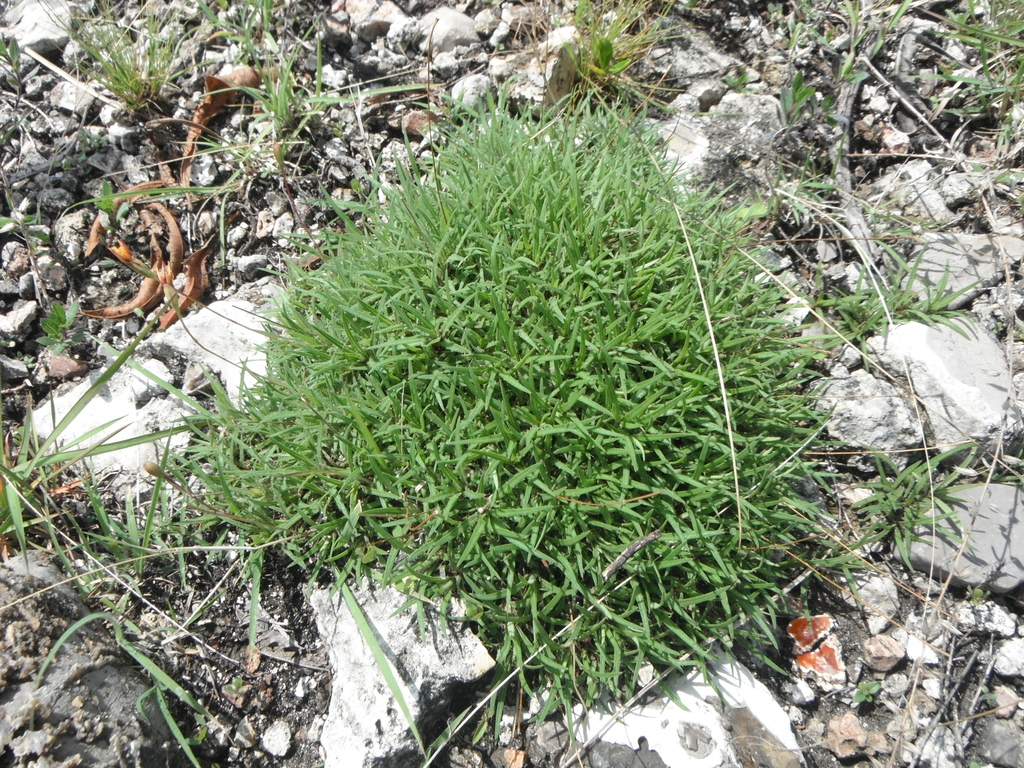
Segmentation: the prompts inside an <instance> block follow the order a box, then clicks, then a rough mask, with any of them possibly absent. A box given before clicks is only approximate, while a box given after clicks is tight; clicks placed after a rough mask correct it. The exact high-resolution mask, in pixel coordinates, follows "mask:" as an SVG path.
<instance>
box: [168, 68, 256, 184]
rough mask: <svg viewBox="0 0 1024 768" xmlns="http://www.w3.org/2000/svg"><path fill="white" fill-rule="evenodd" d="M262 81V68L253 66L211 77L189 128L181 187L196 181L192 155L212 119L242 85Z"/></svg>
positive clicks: (207, 80) (182, 167)
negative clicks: (193, 178) (193, 180)
mask: <svg viewBox="0 0 1024 768" xmlns="http://www.w3.org/2000/svg"><path fill="white" fill-rule="evenodd" d="M262 82H263V78H262V76H261V75H260V73H259V71H258V70H256V69H253V68H252V67H239V68H238V69H235V70H232V71H231V72H228V74H226V75H224V77H217V76H216V75H208V76H207V78H206V96H205V98H203V101H202V103H201V104H200V105H199V106H198V107H197V108H196V111H195V114H193V115H192V123H193V125H192V127H190V128H189V129H188V136H186V137H185V149H184V150H183V151H182V153H181V186H183V187H188V186H190V185H191V183H192V158H193V156H194V155H195V153H196V142H197V141H199V137H200V135H202V132H203V129H204V128H206V126H207V125H208V124H209V122H210V120H212V119H213V117H214V115H216V114H217V113H218V112H220V111H221V110H222V109H224V107H226V106H227V105H228V102H229V101H231V99H232V97H233V96H234V93H235V91H237V90H238V89H239V88H258V87H259V86H260V84H261V83H262Z"/></svg>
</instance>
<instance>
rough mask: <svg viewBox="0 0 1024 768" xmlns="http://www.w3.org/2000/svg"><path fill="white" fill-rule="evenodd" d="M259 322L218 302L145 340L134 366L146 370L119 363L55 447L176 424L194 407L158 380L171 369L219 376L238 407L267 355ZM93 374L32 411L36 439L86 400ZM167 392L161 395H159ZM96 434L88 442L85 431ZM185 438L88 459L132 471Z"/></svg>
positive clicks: (234, 304)
mask: <svg viewBox="0 0 1024 768" xmlns="http://www.w3.org/2000/svg"><path fill="white" fill-rule="evenodd" d="M262 327H263V319H262V318H261V316H260V315H259V314H257V308H256V306H255V305H254V304H251V303H249V302H247V301H240V300H225V301H218V302H214V303H213V304H210V305H209V306H208V307H205V308H203V309H201V310H199V311H196V312H193V313H190V314H187V315H186V316H185V318H184V319H183V320H179V321H178V322H177V323H175V324H174V325H172V326H171V327H170V329H169V330H167V331H165V332H163V333H157V334H156V335H155V336H153V337H151V338H149V339H147V340H146V341H144V342H143V343H142V344H140V345H139V348H138V349H137V350H136V353H135V356H134V364H135V365H137V366H139V367H141V368H143V369H145V371H146V373H148V374H149V375H148V376H147V375H146V373H143V372H141V371H138V370H133V369H132V368H131V367H129V366H125V367H124V368H122V369H121V370H120V371H118V372H117V373H115V374H114V375H113V376H112V377H111V378H110V380H109V381H108V382H107V384H106V385H105V386H104V387H103V388H102V389H101V390H100V391H99V392H98V393H96V395H95V396H94V397H93V398H92V400H90V402H89V403H88V405H87V406H86V407H85V408H84V409H83V410H82V411H81V413H79V414H78V415H77V416H76V417H75V418H74V420H73V421H72V422H71V424H70V425H69V426H68V427H67V428H66V429H65V430H64V431H63V432H62V433H61V435H60V436H59V439H58V442H57V447H59V448H64V447H71V446H77V447H82V448H84V447H86V446H88V445H92V444H97V443H99V442H101V441H105V442H114V441H121V440H128V439H131V438H137V437H142V436H144V435H148V434H152V433H154V432H158V431H160V430H164V429H171V428H173V427H175V426H177V425H179V424H180V423H181V420H182V418H183V417H184V416H186V415H188V414H189V413H192V412H193V410H192V409H191V408H190V407H189V405H187V404H186V403H184V402H182V401H181V400H179V399H178V398H177V397H175V396H174V395H172V394H169V393H167V389H166V388H165V387H163V386H162V385H161V383H160V382H166V383H167V384H175V383H177V382H175V381H172V376H171V369H175V370H182V371H183V370H185V367H186V366H187V364H188V363H189V362H195V363H198V364H199V365H201V366H204V367H205V368H206V369H207V370H209V371H211V372H212V373H214V374H216V375H218V376H220V379H221V381H222V382H223V383H224V388H225V390H226V391H227V393H228V395H229V397H231V398H232V399H233V400H235V401H236V402H237V399H238V395H239V392H240V389H241V387H242V386H243V382H244V384H245V385H251V384H252V383H254V382H255V381H256V377H257V376H260V375H262V374H263V373H264V372H265V370H266V358H265V356H264V354H263V352H262V350H260V349H259V348H258V346H259V344H260V343H261V342H262V341H264V340H265V338H266V336H265V334H264V333H263V331H262ZM102 373H103V372H102V371H94V372H92V374H90V376H89V377H88V378H86V379H85V380H84V381H82V382H80V383H78V384H77V385H76V386H75V387H73V388H71V389H69V390H65V391H63V392H61V393H60V394H58V395H57V396H55V397H52V398H51V399H50V400H48V401H47V402H45V403H43V404H42V405H40V406H39V407H38V408H37V409H36V410H35V412H34V413H33V420H34V424H35V428H36V431H37V432H38V433H39V435H40V436H41V437H43V438H45V437H47V436H49V435H50V433H51V432H52V431H53V428H54V425H55V424H59V423H60V421H61V419H63V418H64V416H65V415H66V414H67V413H69V412H70V411H71V409H72V408H74V407H75V406H76V404H77V403H78V402H79V401H80V400H81V399H82V398H83V397H84V396H85V395H86V393H87V392H88V391H89V389H90V387H92V385H93V384H94V383H95V382H96V381H97V380H98V379H99V377H100V376H101V375H102ZM165 393H167V394H165ZM101 427H102V429H101V430H100V431H99V432H98V433H97V434H96V435H94V436H92V437H90V438H84V436H85V435H86V434H88V433H89V432H91V431H93V430H96V429H99V428H101ZM187 441H188V435H187V434H184V433H182V434H179V435H176V436H174V437H172V438H169V439H167V440H165V441H163V442H162V444H160V445H157V444H156V443H153V442H148V443H143V444H140V445H137V446H134V447H131V448H125V449H122V450H119V451H114V452H111V453H106V454H101V455H95V456H90V457H88V458H87V459H86V460H85V461H86V464H87V465H88V466H90V468H91V469H92V471H93V472H98V471H115V472H116V471H124V472H134V473H139V472H141V471H142V465H143V464H144V463H145V462H147V461H155V462H159V460H160V456H161V455H162V454H163V453H164V452H166V451H168V450H177V449H181V448H183V447H184V446H185V444H186V443H187Z"/></svg>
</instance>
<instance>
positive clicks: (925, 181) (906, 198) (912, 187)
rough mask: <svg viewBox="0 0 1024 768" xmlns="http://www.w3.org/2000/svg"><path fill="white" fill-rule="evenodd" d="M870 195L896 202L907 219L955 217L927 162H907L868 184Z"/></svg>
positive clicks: (946, 219) (949, 219)
mask: <svg viewBox="0 0 1024 768" xmlns="http://www.w3.org/2000/svg"><path fill="white" fill-rule="evenodd" d="M871 189H872V192H873V194H874V195H875V196H876V197H878V198H880V199H888V200H891V201H893V202H894V203H896V204H897V205H898V206H900V207H901V208H902V209H903V212H904V213H905V214H907V215H908V216H914V217H917V218H921V219H924V220H925V221H929V222H933V221H934V222H939V223H942V222H947V221H951V220H952V219H955V218H956V214H955V213H953V212H952V211H951V210H949V208H948V207H947V206H946V201H945V199H944V198H943V196H942V192H941V191H940V190H939V178H938V176H937V175H936V173H935V171H934V169H933V168H932V164H931V163H930V162H928V161H927V160H923V159H916V160H908V161H907V162H906V163H904V164H902V165H900V166H898V167H896V168H894V169H892V170H891V171H889V172H888V173H886V174H885V175H884V176H882V178H880V179H879V180H878V181H876V182H875V183H874V184H873V185H872V188H871Z"/></svg>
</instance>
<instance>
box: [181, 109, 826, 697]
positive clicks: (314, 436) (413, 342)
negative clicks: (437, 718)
mask: <svg viewBox="0 0 1024 768" xmlns="http://www.w3.org/2000/svg"><path fill="white" fill-rule="evenodd" d="M481 119H483V118H481ZM627 120H628V118H627V117H626V116H625V115H624V114H621V113H619V112H617V111H615V110H611V109H609V108H606V107H603V106H598V107H591V108H586V109H583V108H581V110H580V111H578V112H574V113H572V114H568V115H565V116H563V117H562V118H559V119H558V120H557V121H554V122H551V123H548V124H545V125H542V126H538V125H536V124H534V123H532V122H530V121H529V120H527V119H514V118H510V117H508V116H505V115H504V114H501V113H494V114H492V115H489V116H488V117H487V118H486V122H485V123H483V124H482V123H480V122H468V123H466V124H465V125H462V126H461V127H455V128H453V129H452V132H451V135H450V136H449V137H448V141H447V142H446V144H445V148H444V149H443V150H441V152H440V154H439V156H438V158H437V161H436V166H432V167H434V168H436V174H437V175H436V176H432V175H431V173H430V169H427V168H423V167H419V166H417V165H416V163H415V162H413V167H412V169H411V170H410V171H407V172H405V171H400V172H401V173H403V174H404V175H403V178H402V184H401V187H400V189H396V190H392V191H390V192H388V193H387V194H388V205H387V206H386V207H385V208H384V209H383V210H375V209H372V208H369V207H367V208H366V209H365V210H362V211H361V213H362V214H363V225H362V226H361V227H360V228H358V229H357V228H355V227H352V226H350V227H349V228H348V230H347V231H346V232H345V233H344V234H342V235H338V236H336V237H335V239H333V240H332V241H331V242H329V243H328V245H327V246H326V260H325V265H324V267H323V268H322V269H320V270H318V271H317V272H314V273H308V274H303V273H296V274H294V275H293V276H292V282H291V284H290V286H289V289H288V291H287V294H286V297H285V298H284V300H283V302H282V305H281V307H280V310H279V313H278V318H277V319H278V321H279V322H280V323H281V326H282V327H283V328H284V331H285V332H284V333H283V335H282V336H281V337H280V338H276V339H273V340H272V341H271V342H270V343H269V346H268V355H269V358H268V360H269V369H268V374H267V376H266V378H265V379H263V380H262V381H261V382H260V383H259V384H258V385H256V386H255V387H254V388H253V389H251V390H250V391H248V392H246V393H244V395H243V406H244V407H242V408H240V409H234V408H232V407H231V406H230V405H229V404H228V403H227V402H226V400H223V401H222V403H221V413H220V415H219V416H216V417H214V418H212V419H209V418H205V419H201V420H197V421H196V422H195V424H194V426H195V428H196V433H197V438H198V443H197V445H196V446H195V447H194V452H193V454H192V456H193V463H192V468H193V469H194V470H195V471H197V472H199V473H200V474H201V476H202V477H203V478H204V481H205V483H206V486H207V488H208V491H209V494H210V500H211V501H212V502H213V503H216V504H220V505H223V507H224V509H225V512H226V513H228V516H229V517H230V519H231V520H232V521H233V522H234V524H237V525H238V526H239V527H240V528H242V529H243V530H244V532H245V533H246V535H247V536H248V537H249V538H250V539H251V540H252V541H253V542H257V543H258V542H266V541H275V540H277V541H280V542H281V543H282V546H283V547H285V548H286V549H287V550H288V551H289V553H290V554H291V556H292V557H293V558H294V559H295V560H296V561H297V562H303V563H305V564H307V565H308V566H309V567H310V568H312V569H314V570H315V569H317V568H319V567H324V566H327V565H328V564H331V565H332V566H333V567H334V568H335V569H337V571H338V572H339V574H340V575H341V576H343V577H347V576H353V575H354V576H369V577H371V578H374V579H378V580H382V581H386V582H389V583H392V584H396V585H398V586H400V587H401V588H402V589H404V590H406V591H407V592H409V593H410V594H411V595H415V596H421V597H425V598H431V599H438V600H441V601H442V603H443V604H444V605H445V606H446V610H448V611H451V610H453V606H455V605H458V604H457V603H453V602H451V601H452V600H453V599H455V598H458V599H459V600H461V604H462V605H464V606H465V614H466V617H468V618H470V619H472V620H474V621H475V622H476V623H477V625H478V629H479V631H480V633H481V634H482V636H483V638H484V639H485V641H486V642H488V643H489V644H490V645H491V647H492V648H494V649H496V651H497V657H498V661H499V665H500V666H501V667H502V668H503V669H511V668H513V667H515V666H516V665H519V664H522V663H523V662H524V660H526V659H527V658H528V657H530V655H531V654H533V653H534V652H537V651H539V652H538V653H537V655H536V657H535V658H534V660H533V662H531V663H530V664H529V665H527V666H528V668H529V669H530V670H534V671H538V670H539V671H541V672H542V673H543V674H542V676H541V679H542V680H543V681H544V682H547V683H551V684H552V686H553V693H554V695H553V696H552V697H551V698H550V702H551V704H552V706H555V705H565V704H568V703H570V702H571V700H572V699H573V698H574V697H577V696H578V697H580V698H583V699H584V700H587V701H591V700H593V699H594V698H595V697H596V696H597V695H598V694H599V693H601V692H602V691H604V690H607V689H611V690H623V691H625V690H628V689H631V688H632V686H633V684H634V682H635V680H636V675H637V672H638V670H639V668H640V665H641V664H642V663H643V662H644V661H651V662H653V663H655V664H659V665H673V664H679V663H680V658H681V656H682V655H683V654H687V653H692V654H694V657H693V658H694V660H693V661H691V662H688V663H697V664H699V663H701V662H702V661H703V660H704V659H706V657H707V654H708V652H709V651H708V649H707V646H706V641H707V640H708V639H709V638H717V639H719V640H720V641H722V642H724V643H731V642H735V641H738V640H740V639H742V638H743V634H742V633H743V632H754V631H756V630H755V629H748V630H741V629H738V628H737V623H738V622H737V619H739V618H741V617H745V616H752V617H754V619H755V620H754V622H753V623H752V624H751V625H750V626H751V627H755V628H756V627H757V626H758V621H759V620H760V621H764V620H765V617H766V616H767V617H770V615H771V610H772V609H771V606H770V604H769V601H770V599H771V598H772V597H774V596H776V595H778V594H779V592H780V589H781V585H782V584H783V583H785V574H786V573H787V557H786V555H785V548H786V546H787V545H788V543H789V542H790V541H792V540H794V539H798V538H801V537H802V536H803V534H804V533H805V532H806V531H807V530H808V528H809V527H811V524H810V523H809V522H808V520H809V519H813V516H812V514H811V511H810V509H809V505H808V504H807V503H806V502H805V501H803V500H802V499H801V498H800V497H799V495H798V494H797V493H796V492H795V490H794V487H795V482H794V480H795V478H798V477H803V476H805V475H806V474H807V472H808V469H807V466H806V464H804V463H803V462H802V461H799V460H793V459H792V454H793V453H794V451H795V450H796V449H797V448H798V447H799V446H800V445H801V443H802V442H803V441H804V440H805V439H806V437H807V436H808V435H809V434H810V433H811V432H812V431H813V429H814V426H815V420H816V418H818V417H816V416H815V415H814V413H813V411H812V409H811V408H810V407H809V406H808V404H807V402H806V401H805V399H804V398H803V397H802V396H801V395H800V388H801V386H802V385H803V384H804V382H805V380H806V379H807V377H808V375H809V374H808V367H807V366H808V365H809V363H810V362H811V356H812V355H813V354H814V353H813V352H809V351H808V350H807V349H806V348H801V347H798V346H796V345H793V344H791V343H789V341H788V339H787V333H789V332H790V330H791V329H789V328H788V327H787V326H786V325H785V324H784V322H783V320H782V319H781V316H782V312H781V308H780V306H781V297H780V295H779V292H778V290H777V289H776V288H774V284H773V283H771V282H770V281H763V280H760V279H759V274H758V273H757V271H756V269H754V268H752V267H751V262H750V260H748V259H747V258H745V257H744V255H743V254H742V253H741V252H739V251H738V250H737V248H738V246H741V245H742V244H743V242H744V240H743V237H742V236H741V235H740V233H739V229H740V227H741V221H742V218H741V217H739V216H732V215H730V214H728V213H725V212H722V211H721V210H719V209H718V207H717V206H716V204H715V202H714V201H709V200H707V199H706V198H705V197H703V196H701V195H699V194H696V195H693V196H687V197H681V196H680V195H679V194H678V193H677V191H676V189H675V185H674V182H673V181H672V180H671V179H670V178H668V176H667V174H666V173H665V169H664V168H663V167H662V166H661V165H659V163H658V161H657V160H656V157H657V149H656V147H655V144H654V142H653V140H652V139H650V137H648V136H647V135H646V134H645V133H644V131H643V130H642V128H640V124H639V123H637V124H628V122H627ZM372 197H375V196H372ZM666 199H667V200H678V202H679V206H680V207H681V209H682V211H684V213H685V216H684V220H685V221H686V222H687V223H686V228H687V231H686V232H683V231H682V229H681V228H680V225H679V219H678V217H677V213H676V209H675V208H674V207H673V206H672V205H671V204H666V202H665V200H666ZM691 248H692V254H691V250H690V249H691ZM694 263H695V264H697V266H698V268H699V269H700V270H701V273H702V282H703V285H704V292H705V295H706V301H707V310H708V313H709V314H710V316H711V318H712V325H711V327H709V325H708V323H707V322H706V321H705V313H704V307H703V306H702V300H701V295H700V292H699V291H698V289H697V281H696V279H695V275H694V274H693V268H692V266H691V265H692V264H694ZM711 333H714V334H715V337H716V340H717V344H718V349H719V356H720V359H721V366H722V368H721V371H720V372H719V371H718V370H717V369H716V361H715V356H714V354H713V353H712V347H711V341H710V335H711ZM719 373H720V374H721V378H722V379H724V382H725V388H726V390H727V391H728V393H729V398H730V408H731V418H732V424H733V431H734V433H733V434H732V436H731V437H732V443H733V444H734V445H735V452H734V453H732V452H731V451H730V439H729V438H730V436H729V435H728V434H727V430H726V419H725V415H724V407H723V403H722V398H721V394H720V382H719ZM734 464H735V466H736V467H737V469H738V472H739V478H740V489H741V494H740V495H741V504H742V509H737V501H736V493H735V488H734V475H733V472H734ZM740 516H742V523H743V524H742V529H743V535H742V540H741V538H740V536H739V534H738V529H739V520H740ZM655 532H660V534H661V535H660V537H657V538H653V539H651V540H650V541H648V542H647V544H646V545H645V546H643V547H642V548H641V549H638V550H636V551H635V552H634V553H633V554H632V555H631V556H629V557H628V558H627V559H626V560H625V561H624V562H622V563H621V566H620V567H619V569H618V570H617V571H615V573H614V574H609V577H608V579H607V580H606V579H605V575H604V574H607V573H608V569H609V566H610V565H611V564H612V563H614V562H616V560H617V558H620V556H621V555H622V554H623V553H624V552H626V551H627V550H629V549H630V547H631V545H634V544H636V542H637V541H638V540H641V539H644V538H645V537H651V535H652V534H654V533H655ZM299 537H302V538H301V539H300V538H299ZM573 620H575V621H573ZM570 622H573V624H572V628H571V629H570V630H569V631H568V632H566V633H565V634H564V635H562V636H561V637H559V638H558V639H557V640H556V639H555V638H556V636H557V635H558V632H559V630H560V629H562V628H564V627H565V626H566V625H567V624H569V623H570ZM762 640H763V638H762ZM527 679H528V680H532V679H533V678H532V677H530V676H528V678H527Z"/></svg>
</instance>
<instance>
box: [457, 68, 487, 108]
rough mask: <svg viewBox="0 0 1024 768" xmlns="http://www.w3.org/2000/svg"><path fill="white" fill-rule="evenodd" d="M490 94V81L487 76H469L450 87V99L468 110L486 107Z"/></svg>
mask: <svg viewBox="0 0 1024 768" xmlns="http://www.w3.org/2000/svg"><path fill="white" fill-rule="evenodd" d="M490 93H491V81H490V80H489V79H488V78H487V75H469V76H468V77H464V78H462V79H461V80H459V81H458V82H457V83H455V85H453V86H452V98H453V99H455V101H459V102H461V103H462V104H463V105H464V106H466V107H468V108H469V109H481V108H483V107H486V106H487V97H488V96H489V95H490Z"/></svg>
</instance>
